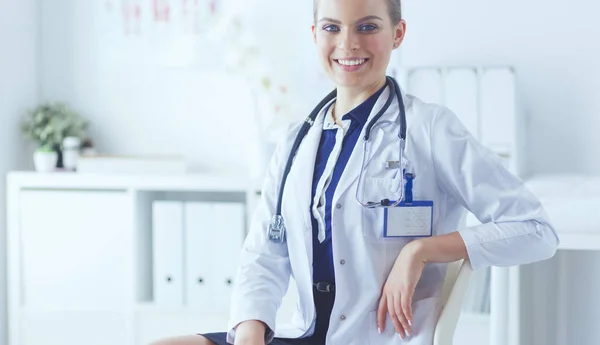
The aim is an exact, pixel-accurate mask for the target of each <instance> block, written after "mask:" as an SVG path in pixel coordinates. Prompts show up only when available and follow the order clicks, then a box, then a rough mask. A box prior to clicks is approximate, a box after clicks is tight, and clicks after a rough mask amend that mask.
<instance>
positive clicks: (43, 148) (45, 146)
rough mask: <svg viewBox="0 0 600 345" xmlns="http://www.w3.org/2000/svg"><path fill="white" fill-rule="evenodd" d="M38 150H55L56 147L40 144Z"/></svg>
mask: <svg viewBox="0 0 600 345" xmlns="http://www.w3.org/2000/svg"><path fill="white" fill-rule="evenodd" d="M36 151H38V152H54V149H53V148H52V146H48V145H42V146H39V147H38V148H37V149H36Z"/></svg>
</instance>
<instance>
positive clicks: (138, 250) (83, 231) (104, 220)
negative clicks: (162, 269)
mask: <svg viewBox="0 0 600 345" xmlns="http://www.w3.org/2000/svg"><path fill="white" fill-rule="evenodd" d="M7 183H8V212H7V214H8V263H9V265H8V293H9V298H8V301H9V310H8V316H9V328H8V330H9V344H10V345H69V344H81V343H86V344H92V345H105V344H115V345H119V344H122V345H133V344H135V345H146V344H148V343H149V342H150V341H152V340H156V339H157V338H162V337H165V336H171V335H181V334H193V333H197V332H210V331H224V330H225V329H226V326H227V324H226V323H227V318H228V313H229V310H207V309H205V308H202V307H201V306H196V307H186V306H180V307H163V306H157V305H156V304H155V303H154V291H153V288H152V287H153V279H152V254H151V252H152V203H153V201H156V200H177V201H191V202H197V201H201V202H203V201H207V202H216V203H219V202H227V203H240V204H243V205H244V208H245V209H246V212H245V214H243V215H242V217H244V219H243V220H242V224H246V221H247V217H246V216H248V215H249V214H250V213H251V210H252V209H253V208H254V205H255V204H256V202H257V197H258V193H259V186H258V185H257V184H256V183H254V182H253V181H250V180H247V179H244V178H241V177H238V176H214V175H185V176H131V175H104V174H102V175H91V174H90V175H88V174H73V173H50V174H40V173H29V172H13V173H10V174H9V175H8V179H7ZM244 227H246V226H244ZM219 230H220V236H222V240H223V241H227V239H228V237H230V236H244V235H245V233H244V232H245V231H246V229H240V232H241V233H236V234H233V233H227V231H226V229H219ZM233 251H234V250H233V249H232V253H223V254H222V255H227V256H230V257H231V258H235V257H236V256H238V255H239V251H238V250H235V251H234V252H233ZM205 259H206V260H207V261H208V262H211V261H215V260H219V258H215V257H207V258H205ZM225 293H226V292H225ZM216 297H219V296H215V298H216ZM221 297H224V298H228V296H221ZM286 308H287V309H286ZM286 308H284V309H283V310H282V315H284V314H285V313H289V310H288V309H290V306H289V302H288V306H287V307H286ZM282 317H284V316H282ZM91 335H93V336H91Z"/></svg>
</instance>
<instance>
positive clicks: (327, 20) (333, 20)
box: [319, 16, 383, 24]
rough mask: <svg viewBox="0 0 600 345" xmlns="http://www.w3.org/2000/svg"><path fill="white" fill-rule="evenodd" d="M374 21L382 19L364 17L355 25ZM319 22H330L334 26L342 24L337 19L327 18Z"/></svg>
mask: <svg viewBox="0 0 600 345" xmlns="http://www.w3.org/2000/svg"><path fill="white" fill-rule="evenodd" d="M374 19H379V20H383V19H381V17H378V16H366V17H363V18H361V19H359V20H357V21H356V22H357V23H362V22H366V21H368V20H374ZM320 22H331V23H334V24H341V23H342V22H340V21H339V20H337V19H333V18H327V17H325V18H321V19H320V20H319V23H320Z"/></svg>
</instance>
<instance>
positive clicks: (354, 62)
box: [333, 58, 369, 66]
mask: <svg viewBox="0 0 600 345" xmlns="http://www.w3.org/2000/svg"><path fill="white" fill-rule="evenodd" d="M333 60H334V61H335V62H337V63H338V64H340V65H342V66H360V65H363V64H364V63H365V62H367V61H368V60H369V59H365V58H345V59H333Z"/></svg>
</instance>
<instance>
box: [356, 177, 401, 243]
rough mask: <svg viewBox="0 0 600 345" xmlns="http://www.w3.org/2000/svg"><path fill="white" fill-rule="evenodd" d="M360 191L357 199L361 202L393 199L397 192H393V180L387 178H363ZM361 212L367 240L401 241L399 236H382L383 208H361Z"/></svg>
mask: <svg viewBox="0 0 600 345" xmlns="http://www.w3.org/2000/svg"><path fill="white" fill-rule="evenodd" d="M363 184H364V185H363V186H362V193H359V200H360V201H361V202H363V203H366V202H369V201H373V202H380V201H381V200H382V199H390V200H395V199H396V198H397V197H398V194H397V193H395V192H393V187H394V181H393V180H392V179H388V178H365V180H364V182H363ZM362 212H363V224H362V225H363V235H364V237H365V238H366V239H367V240H369V241H376V242H381V241H383V240H385V241H386V242H394V241H403V242H406V241H405V240H403V239H399V238H384V237H383V208H381V207H376V208H366V207H363V208H362Z"/></svg>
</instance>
